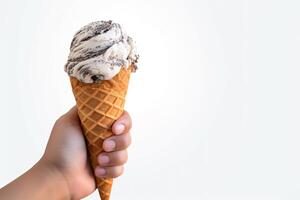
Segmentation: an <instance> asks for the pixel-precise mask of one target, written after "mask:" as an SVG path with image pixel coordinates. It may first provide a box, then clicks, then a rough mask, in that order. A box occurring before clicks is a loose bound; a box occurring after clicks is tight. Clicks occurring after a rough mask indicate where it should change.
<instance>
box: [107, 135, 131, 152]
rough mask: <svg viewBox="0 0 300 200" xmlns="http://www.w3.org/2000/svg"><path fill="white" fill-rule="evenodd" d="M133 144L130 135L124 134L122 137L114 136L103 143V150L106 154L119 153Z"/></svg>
mask: <svg viewBox="0 0 300 200" xmlns="http://www.w3.org/2000/svg"><path fill="white" fill-rule="evenodd" d="M130 144H131V136H130V133H129V132H128V133H124V134H122V135H114V136H111V137H109V138H107V139H106V140H104V142H103V149H104V151H106V152H112V151H119V150H123V149H126V148H128V147H129V145H130Z"/></svg>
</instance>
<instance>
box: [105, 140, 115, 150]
mask: <svg viewBox="0 0 300 200" xmlns="http://www.w3.org/2000/svg"><path fill="white" fill-rule="evenodd" d="M103 148H104V150H106V151H112V150H114V149H115V148H116V143H115V142H114V141H113V140H108V141H105V142H104V147H103Z"/></svg>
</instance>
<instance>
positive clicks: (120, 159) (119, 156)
mask: <svg viewBox="0 0 300 200" xmlns="http://www.w3.org/2000/svg"><path fill="white" fill-rule="evenodd" d="M115 157H116V158H115V160H116V163H119V164H124V163H125V162H127V159H128V155H127V152H126V151H125V152H119V153H116V155H115Z"/></svg>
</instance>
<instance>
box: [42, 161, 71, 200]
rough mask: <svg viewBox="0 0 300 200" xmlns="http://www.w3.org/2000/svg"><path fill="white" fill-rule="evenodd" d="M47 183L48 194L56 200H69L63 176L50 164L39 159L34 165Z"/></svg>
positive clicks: (66, 183) (68, 191) (69, 195)
mask: <svg viewBox="0 0 300 200" xmlns="http://www.w3.org/2000/svg"><path fill="white" fill-rule="evenodd" d="M36 166H37V168H38V170H39V171H41V173H43V174H44V179H45V182H47V184H48V186H47V190H48V192H49V193H48V194H55V196H56V199H71V194H70V190H69V186H68V182H67V180H66V177H65V176H64V174H63V173H62V172H61V171H60V170H59V169H58V167H57V166H55V165H54V164H52V163H51V162H49V161H47V160H45V159H41V160H40V161H38V163H37V164H36Z"/></svg>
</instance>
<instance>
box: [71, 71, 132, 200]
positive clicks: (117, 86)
mask: <svg viewBox="0 0 300 200" xmlns="http://www.w3.org/2000/svg"><path fill="white" fill-rule="evenodd" d="M131 70H132V67H128V69H125V68H123V67H122V68H121V70H120V72H119V73H118V74H117V75H116V76H114V77H113V78H112V79H111V80H104V81H101V82H100V83H84V82H81V81H79V80H78V79H76V78H74V77H70V80H71V85H72V91H73V94H74V96H75V100H76V104H77V108H78V115H79V118H80V121H81V125H82V128H83V132H84V135H85V138H86V142H87V147H88V152H89V158H90V162H91V165H92V167H93V168H95V167H96V166H97V156H98V155H99V154H100V153H101V152H102V151H103V149H102V144H103V141H104V140H105V139H106V138H108V137H110V136H111V135H112V131H111V126H112V124H113V123H114V122H115V121H116V120H117V119H118V118H119V117H120V116H121V115H122V113H123V111H124V104H125V96H126V93H127V88H128V83H129V78H130V73H131ZM95 180H96V184H97V188H98V190H99V194H100V197H101V199H102V200H109V198H110V192H111V188H112V183H113V179H109V178H98V177H95Z"/></svg>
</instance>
